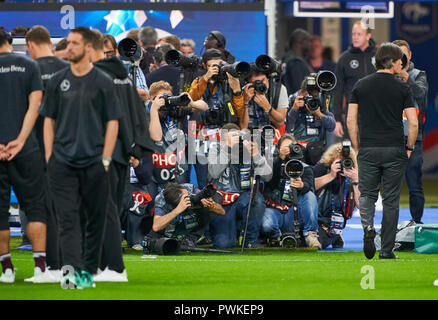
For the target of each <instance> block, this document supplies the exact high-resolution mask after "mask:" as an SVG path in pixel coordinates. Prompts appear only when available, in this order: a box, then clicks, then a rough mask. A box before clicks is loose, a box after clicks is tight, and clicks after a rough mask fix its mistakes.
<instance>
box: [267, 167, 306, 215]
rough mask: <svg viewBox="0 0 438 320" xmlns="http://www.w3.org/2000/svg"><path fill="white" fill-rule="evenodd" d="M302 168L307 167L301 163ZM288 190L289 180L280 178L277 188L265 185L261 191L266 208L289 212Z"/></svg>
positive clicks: (290, 203)
mask: <svg viewBox="0 0 438 320" xmlns="http://www.w3.org/2000/svg"><path fill="white" fill-rule="evenodd" d="M303 167H304V168H307V167H309V166H308V165H307V164H305V163H304V162H303ZM288 184H289V185H288ZM289 190H290V180H289V179H285V178H281V179H280V184H279V185H278V186H271V184H269V183H266V184H265V186H264V189H263V196H264V198H265V203H266V206H267V207H271V208H275V209H278V210H281V211H287V210H289V208H290V207H291V206H292V200H291V198H290V196H289Z"/></svg>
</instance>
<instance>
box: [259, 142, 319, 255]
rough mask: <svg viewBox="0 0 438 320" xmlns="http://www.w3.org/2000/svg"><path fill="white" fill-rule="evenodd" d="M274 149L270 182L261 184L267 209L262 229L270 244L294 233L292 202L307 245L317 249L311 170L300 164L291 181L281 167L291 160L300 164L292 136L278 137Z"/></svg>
mask: <svg viewBox="0 0 438 320" xmlns="http://www.w3.org/2000/svg"><path fill="white" fill-rule="evenodd" d="M295 146H296V147H298V149H296V148H294V147H295ZM278 150H279V151H278V157H277V158H276V159H275V160H274V165H273V176H272V179H271V180H270V181H269V182H267V183H265V186H264V190H263V196H264V198H265V203H266V206H267V208H266V210H265V213H264V215H263V221H262V230H263V232H264V233H265V234H267V235H268V236H269V237H270V239H271V242H281V237H282V234H286V233H291V232H294V203H293V202H296V203H295V204H296V205H297V209H298V216H299V218H300V220H301V221H302V222H303V224H304V226H303V228H302V231H303V235H304V239H305V241H306V244H307V246H308V247H312V248H319V249H321V244H320V243H319V241H318V234H317V232H318V203H317V200H316V197H315V194H314V193H313V172H312V169H311V168H310V167H309V166H307V165H306V164H303V167H304V168H303V171H302V176H300V177H297V178H291V177H288V176H287V175H286V173H285V170H286V168H285V164H286V163H287V162H288V161H289V160H292V159H296V160H299V161H301V160H302V157H303V154H302V147H301V146H300V145H298V144H297V143H296V141H295V138H294V137H293V136H292V135H290V134H285V135H284V136H282V137H281V138H280V140H279V141H278ZM292 188H295V189H296V191H297V199H292V198H291V196H290V192H289V191H290V190H291V189H292ZM295 236H296V235H295Z"/></svg>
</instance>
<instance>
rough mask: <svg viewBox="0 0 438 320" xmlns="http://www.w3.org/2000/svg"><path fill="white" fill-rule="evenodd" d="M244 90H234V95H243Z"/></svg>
mask: <svg viewBox="0 0 438 320" xmlns="http://www.w3.org/2000/svg"><path fill="white" fill-rule="evenodd" d="M242 93H243V92H242V90H240V91H237V92H233V95H234V96H235V97H240V96H241V95H242Z"/></svg>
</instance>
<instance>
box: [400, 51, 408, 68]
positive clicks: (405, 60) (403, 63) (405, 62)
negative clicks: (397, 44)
mask: <svg viewBox="0 0 438 320" xmlns="http://www.w3.org/2000/svg"><path fill="white" fill-rule="evenodd" d="M401 61H402V69H404V68H406V65H407V64H408V57H406V55H405V54H404V53H403V55H402V58H401Z"/></svg>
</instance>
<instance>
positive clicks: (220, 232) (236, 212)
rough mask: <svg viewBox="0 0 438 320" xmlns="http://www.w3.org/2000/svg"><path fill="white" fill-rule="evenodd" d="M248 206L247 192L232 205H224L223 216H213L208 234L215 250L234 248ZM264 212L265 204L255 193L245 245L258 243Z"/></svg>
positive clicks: (259, 194)
mask: <svg viewBox="0 0 438 320" xmlns="http://www.w3.org/2000/svg"><path fill="white" fill-rule="evenodd" d="M248 205H249V191H247V192H244V193H242V194H241V195H240V197H239V198H238V199H237V200H236V201H235V202H234V203H232V204H229V205H224V206H223V207H224V209H225V215H224V216H215V217H214V218H213V220H212V221H211V223H210V233H211V236H212V239H213V246H214V247H215V248H219V249H226V248H232V247H235V246H236V244H237V233H238V232H239V231H240V228H239V226H242V227H244V226H245V223H246V215H247V210H248ZM264 211H265V203H264V201H263V196H262V195H261V193H260V192H257V199H256V201H255V203H254V206H253V208H252V209H251V214H250V216H249V220H248V231H247V234H246V240H245V244H248V243H251V244H253V243H256V242H257V241H258V238H259V230H260V225H261V221H262V216H263V212H264ZM239 219H241V223H239V224H238V223H237V220H239ZM242 229H243V228H242Z"/></svg>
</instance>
